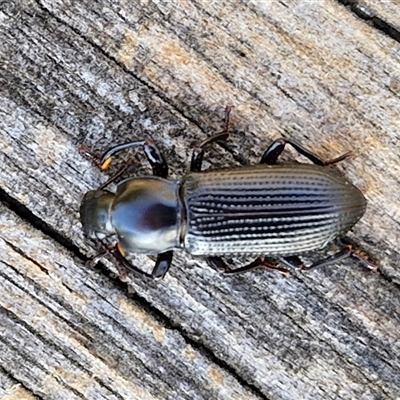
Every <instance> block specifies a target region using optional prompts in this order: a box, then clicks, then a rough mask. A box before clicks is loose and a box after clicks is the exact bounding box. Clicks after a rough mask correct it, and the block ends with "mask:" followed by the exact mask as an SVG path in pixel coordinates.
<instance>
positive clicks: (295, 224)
mask: <svg viewBox="0 0 400 400" xmlns="http://www.w3.org/2000/svg"><path fill="white" fill-rule="evenodd" d="M228 121H229V111H227V115H226V130H225V131H224V132H222V133H220V134H217V135H215V136H212V137H210V138H208V139H207V140H205V141H204V142H203V143H201V144H200V146H199V147H197V148H196V149H195V150H194V151H193V155H192V160H191V167H190V172H189V173H188V174H186V175H185V176H184V177H183V179H182V180H181V181H171V180H168V179H167V175H168V165H167V163H166V161H165V158H164V157H163V155H162V154H161V152H160V151H159V150H158V148H157V147H156V145H155V144H154V143H153V142H151V141H149V140H142V141H136V142H129V143H125V144H121V145H118V146H115V147H113V148H111V149H110V150H108V151H107V152H106V153H105V154H104V155H103V157H102V158H101V165H102V167H103V169H104V168H105V167H107V166H108V165H109V162H110V160H111V157H112V156H113V155H114V154H116V153H118V152H120V151H122V150H126V149H129V148H132V147H142V148H143V150H144V153H145V155H146V157H147V159H148V161H149V162H150V164H151V166H152V170H153V176H145V177H133V178H128V179H125V180H123V181H122V182H120V183H119V184H118V186H117V190H116V192H115V193H112V192H110V191H107V190H104V187H106V186H107V185H108V184H110V183H111V182H112V181H114V180H116V178H117V177H119V176H120V175H121V174H122V172H123V171H125V170H126V169H127V166H128V165H127V166H126V167H125V168H124V169H123V171H120V173H118V174H117V175H116V176H114V177H113V178H112V179H110V180H109V181H107V182H106V183H105V184H104V185H102V186H100V187H99V188H98V189H97V190H92V191H89V192H88V193H86V195H85V196H84V198H83V200H82V203H81V207H80V216H81V222H82V226H83V229H84V231H85V233H86V235H87V236H89V237H90V238H93V239H97V240H99V241H100V242H101V243H102V244H103V246H104V247H105V248H106V250H107V251H109V252H111V253H112V254H113V255H114V257H115V258H116V259H117V261H118V262H119V263H121V264H122V265H123V266H125V267H128V268H129V269H132V270H134V271H136V272H139V273H140V274H142V275H146V276H150V277H152V278H162V277H164V275H165V274H166V272H167V271H168V269H169V267H170V264H171V262H172V255H173V251H174V250H182V249H184V250H186V251H187V252H188V253H190V254H192V255H195V256H207V260H208V262H209V264H210V265H211V266H212V267H214V268H215V269H218V270H220V271H221V272H223V273H225V274H234V273H241V272H246V271H249V270H252V269H254V268H257V267H264V268H268V269H277V270H279V271H282V272H287V270H286V269H284V268H281V267H279V266H277V265H274V264H273V263H272V262H270V261H269V260H267V259H265V258H263V257H265V256H269V257H273V258H275V259H278V260H279V261H280V262H281V263H283V264H284V265H286V266H289V267H301V268H305V269H309V268H314V267H317V266H324V265H328V264H331V263H334V262H336V261H339V260H341V259H343V258H346V257H350V256H352V257H355V258H357V259H359V260H360V261H362V262H363V263H364V264H365V265H366V266H367V267H368V268H370V269H375V266H374V265H373V264H371V263H370V262H369V261H368V260H367V259H366V258H365V257H364V256H362V255H361V254H360V253H358V252H357V251H355V250H353V249H352V248H351V247H349V246H346V247H345V248H344V249H343V250H342V251H340V252H339V253H337V254H335V255H333V256H330V257H328V258H326V259H324V260H321V261H318V262H315V263H313V264H312V265H311V266H309V267H304V265H303V264H302V262H301V260H300V259H299V257H298V255H299V254H301V253H306V252H311V251H315V250H320V249H322V248H324V247H326V245H327V244H328V243H330V242H332V241H333V240H334V239H336V238H338V237H339V236H341V235H344V234H345V233H346V232H347V231H348V230H349V229H350V228H352V227H353V226H354V224H355V223H356V222H357V221H358V220H359V219H360V218H361V217H362V215H363V214H364V212H365V209H366V200H365V198H364V196H363V194H362V193H361V191H360V190H359V189H358V188H356V187H355V186H354V185H353V184H351V183H350V182H349V181H347V180H346V179H345V178H344V177H343V176H341V175H340V174H339V173H338V172H336V171H334V170H333V169H331V168H329V166H330V165H332V164H335V163H337V162H339V161H341V160H343V159H345V158H347V157H349V156H350V155H351V153H346V154H344V155H342V156H340V157H338V158H336V159H334V160H331V161H323V160H322V159H321V158H319V157H318V156H316V155H314V154H312V153H311V152H310V151H308V150H306V149H305V148H304V147H302V146H301V145H299V144H298V143H296V142H295V141H293V140H286V139H278V140H276V141H274V142H273V143H272V144H271V146H270V147H269V148H268V149H267V150H266V151H265V153H264V154H263V156H262V157H261V160H260V164H259V165H253V166H245V167H243V166H242V167H236V168H226V169H220V170H207V171H201V166H202V161H203V156H204V148H205V146H206V145H208V144H210V143H213V142H217V141H222V140H227V139H228V136H229V132H228V124H229V122H228ZM285 145H290V146H292V147H293V148H294V149H295V150H296V151H297V152H299V153H300V154H301V155H303V156H305V157H307V158H308V159H309V160H310V161H311V162H312V163H313V164H300V163H294V164H283V165H280V164H277V163H276V162H277V159H278V157H279V156H280V154H281V153H282V151H283V150H284V147H285ZM110 236H114V237H116V239H117V241H118V242H117V244H116V245H114V246H112V247H110V246H107V245H105V243H104V241H103V240H104V239H105V238H109V237H110ZM127 253H128V254H129V253H146V254H149V255H157V260H156V263H155V267H154V269H153V271H152V273H147V272H144V271H142V270H140V269H139V268H137V267H136V266H134V265H132V263H130V262H129V261H128V260H127V259H126V258H125V255H126V254H127ZM227 255H228V256H229V255H246V256H249V255H253V256H258V258H257V259H256V260H255V261H254V262H252V263H250V264H248V265H245V266H243V267H239V268H235V269H231V268H230V267H228V265H227V264H226V263H225V262H224V261H223V260H222V258H221V256H227Z"/></svg>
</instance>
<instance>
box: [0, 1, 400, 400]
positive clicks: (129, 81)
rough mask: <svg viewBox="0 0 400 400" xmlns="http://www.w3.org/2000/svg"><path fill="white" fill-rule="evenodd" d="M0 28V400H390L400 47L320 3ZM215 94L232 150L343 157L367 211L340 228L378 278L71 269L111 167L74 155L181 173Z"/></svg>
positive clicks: (184, 4)
mask: <svg viewBox="0 0 400 400" xmlns="http://www.w3.org/2000/svg"><path fill="white" fill-rule="evenodd" d="M394 6H395V1H393V2H391V3H390V2H387V5H386V8H385V9H390V7H394ZM375 10H376V12H377V13H378V11H377V9H375ZM380 10H383V6H380ZM379 15H381V18H386V17H385V15H386V14H384V12H383V11H382V12H380V14H379ZM387 18H389V17H387ZM399 21H400V17H399V16H396V15H391V16H390V20H388V21H387V22H388V23H390V24H392V25H393V26H394V27H397V26H399V25H400V24H399ZM0 38H1V40H0V54H1V56H0V57H1V61H0V133H1V141H0V151H1V152H0V157H1V158H0V159H1V162H2V169H1V170H0V198H1V199H2V201H3V202H4V204H3V205H2V207H1V211H0V213H1V217H0V218H1V219H0V221H1V233H0V239H1V240H0V246H1V254H2V255H3V256H2V260H1V262H0V279H1V288H2V290H1V293H2V294H1V296H0V313H1V316H0V325H1V328H0V347H1V349H0V367H1V368H0V396H1V398H2V399H3V398H4V399H21V398H24V397H26V398H30V397H31V398H38V399H62V398H66V399H74V398H80V399H146V398H156V399H225V398H226V399H228V398H232V399H241V398H243V399H244V398H246V399H250V398H251V399H252V398H255V399H256V398H264V399H265V398H268V399H270V398H271V399H308V398H313V399H329V398H332V399H355V398H357V399H381V398H385V399H397V398H399V397H398V396H399V395H398V393H400V362H399V360H400V349H399V346H398V341H399V339H400V326H399V313H400V312H399V310H400V307H399V306H400V301H399V290H398V288H399V283H400V279H399V278H400V273H399V268H398V265H400V255H399V251H398V248H399V237H400V205H399V176H400V161H399V157H398V151H399V138H400V134H399V132H400V129H399V128H400V106H399V94H400V72H399V71H400V69H399V61H400V51H399V50H400V44H399V42H397V41H396V40H395V39H394V38H391V37H389V36H388V35H385V34H384V33H382V32H381V31H379V30H378V29H376V28H375V27H374V26H371V24H369V23H368V21H365V20H362V19H359V18H358V17H357V16H356V15H355V14H354V13H352V12H351V10H350V9H349V8H346V7H344V6H343V5H342V4H340V3H338V2H334V1H330V0H326V1H315V2H309V1H279V2H278V1H263V2H260V1H249V2H243V3H242V2H239V1H235V2H229V1H227V2H224V1H222V0H221V1H217V2H211V1H181V2H171V1H159V2H151V1H148V2H141V3H139V2H130V1H122V0H121V1H118V2H106V1H102V2H96V3H94V2H91V1H81V2H71V1H66V0H64V1H61V0H59V1H33V0H24V1H21V2H18V3H17V2H15V3H14V2H3V3H1V5H0ZM228 104H229V105H233V106H234V110H233V113H232V141H231V143H230V144H229V146H230V147H231V149H232V151H233V153H234V156H235V157H236V159H240V160H242V159H244V160H248V162H249V163H255V162H257V160H258V159H259V157H260V155H261V154H262V151H263V149H264V148H265V147H266V146H267V145H268V143H269V142H270V141H271V140H273V139H275V138H277V137H279V136H285V137H290V138H294V139H296V140H297V141H299V142H301V143H302V144H303V145H304V146H306V147H308V148H310V149H312V150H313V151H315V152H316V153H317V154H319V155H321V156H322V157H326V158H332V157H334V156H337V155H339V154H342V153H344V152H345V151H347V150H354V152H355V153H356V155H357V156H356V157H355V158H354V159H353V160H351V161H346V162H343V163H342V164H341V165H340V166H338V168H339V169H340V170H342V171H343V172H344V173H345V174H346V176H348V177H349V179H351V180H352V181H353V182H354V183H355V184H357V186H359V187H360V188H361V189H362V190H363V192H364V193H365V194H366V197H367V198H368V201H369V205H368V210H367V213H366V215H365V216H364V218H363V219H362V220H361V221H360V223H359V224H358V225H357V226H356V227H355V228H354V230H353V232H352V233H351V234H350V235H349V236H350V240H351V241H352V242H353V243H354V244H355V245H356V246H358V247H359V248H360V249H363V250H365V251H367V252H368V253H369V254H370V255H372V256H373V257H374V258H375V259H376V261H377V263H378V264H379V265H380V267H381V269H380V272H378V273H370V272H366V271H365V270H364V269H362V268H361V267H360V266H358V265H357V263H356V262H355V261H352V260H346V261H345V262H343V263H339V264H338V265H337V266H335V267H330V268H322V269H320V270H315V271H309V272H307V273H294V274H293V276H290V277H288V278H285V277H283V276H280V275H279V274H272V273H267V272H265V271H255V272H254V273H249V274H247V275H243V276H236V277H231V278H226V277H222V276H220V275H218V274H217V273H215V272H214V271H212V270H211V269H209V268H208V267H207V266H206V264H205V263H204V261H203V260H202V259H193V258H190V257H188V256H186V255H185V254H183V253H180V254H179V253H178V254H176V257H175V259H174V264H173V266H172V268H171V273H170V274H169V275H168V276H167V277H166V278H165V279H164V280H163V281H161V282H150V281H144V280H143V279H141V278H139V277H136V276H134V275H132V276H130V277H129V278H130V279H129V281H128V283H127V284H125V283H121V282H120V281H119V280H118V279H117V278H116V277H115V276H114V275H112V274H110V273H109V272H108V270H107V268H105V267H104V266H99V267H98V268H92V267H90V266H85V261H86V260H87V258H88V257H89V256H91V255H93V254H95V249H94V248H92V247H91V243H89V242H88V241H87V240H86V239H85V238H84V237H83V234H82V232H81V227H80V224H79V222H78V209H79V203H80V200H81V197H82V194H83V193H84V192H86V191H87V190H89V189H91V188H95V187H96V186H97V185H99V184H100V182H103V181H104V180H105V179H106V177H105V176H102V174H101V173H100V172H99V171H98V170H97V169H96V168H95V167H94V166H93V165H92V164H91V162H90V161H89V160H87V159H85V157H84V155H82V154H80V152H79V146H80V145H81V144H84V145H86V146H88V147H89V148H90V149H93V150H94V151H96V152H99V153H101V152H102V151H103V150H104V149H105V148H107V147H108V146H110V145H111V144H115V143H117V142H121V141H127V140H132V139H135V138H143V137H151V138H153V140H155V141H156V142H157V143H158V144H159V145H160V147H161V148H162V150H163V151H164V153H165V155H166V157H167V159H168V160H169V161H170V169H171V176H172V177H173V178H177V177H179V176H182V174H183V173H184V172H185V171H186V169H187V165H188V161H189V158H190V148H191V147H193V145H195V144H196V143H198V142H199V141H201V140H203V139H204V138H206V137H207V136H208V135H209V134H210V133H212V132H216V131H219V130H220V129H221V126H222V123H221V121H222V117H223V110H224V107H225V105H228ZM239 153H240V154H239ZM134 154H136V153H134ZM238 154H239V155H241V156H242V158H241V157H240V156H239V155H238ZM293 157H295V155H294V153H292V154H291V153H290V152H288V153H287V154H286V155H285V157H284V159H286V160H287V159H291V158H293ZM206 159H207V160H209V162H206V163H205V165H206V166H210V165H212V166H213V167H220V166H223V165H227V164H229V165H231V164H233V163H234V162H235V161H233V160H232V157H231V155H230V154H229V153H228V152H227V151H224V150H223V149H220V148H218V147H217V146H215V147H213V148H211V149H210V151H209V152H208V155H207V157H206ZM143 160H144V159H143V157H142V156H141V155H137V162H138V165H137V169H136V170H135V169H134V173H138V174H145V173H148V172H149V168H148V166H147V165H146V164H145V163H143V164H141V163H142V161H143ZM315 257H316V258H319V255H316V256H315ZM311 259H312V258H310V260H311ZM134 262H135V263H136V264H137V265H140V266H141V267H143V268H151V265H152V262H151V261H150V260H149V259H148V258H147V257H144V256H141V257H134ZM234 262H235V263H240V260H234ZM104 264H105V265H107V267H109V268H111V269H112V270H113V271H115V269H113V266H112V264H110V263H107V262H104Z"/></svg>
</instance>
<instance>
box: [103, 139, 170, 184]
mask: <svg viewBox="0 0 400 400" xmlns="http://www.w3.org/2000/svg"><path fill="white" fill-rule="evenodd" d="M141 146H143V150H144V153H145V155H146V157H147V160H148V161H149V163H150V165H151V168H152V170H153V175H155V176H159V177H161V178H166V177H167V176H168V164H167V161H166V160H165V158H164V156H163V155H162V153H161V151H160V150H159V149H158V147H157V146H156V145H155V144H154V143H153V142H152V141H150V140H141V141H138V142H128V143H123V144H119V145H117V146H114V147H112V148H111V149H109V150H107V151H106V152H105V153H104V154H103V156H102V157H101V159H100V168H101V169H102V170H105V169H107V168H108V167H109V165H110V163H111V160H112V157H113V156H114V155H115V154H116V153H119V152H120V151H123V150H128V149H130V148H132V147H141Z"/></svg>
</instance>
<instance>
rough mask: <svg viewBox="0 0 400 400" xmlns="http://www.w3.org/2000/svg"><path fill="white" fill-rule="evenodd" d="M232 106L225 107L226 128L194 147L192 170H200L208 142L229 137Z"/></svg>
mask: <svg viewBox="0 0 400 400" xmlns="http://www.w3.org/2000/svg"><path fill="white" fill-rule="evenodd" d="M231 110H232V106H226V107H225V119H224V130H223V131H222V132H221V133H217V134H216V135H213V136H211V137H209V138H208V139H206V140H204V141H203V142H202V143H200V144H199V145H198V146H197V147H196V148H194V149H193V153H192V160H191V162H190V171H192V172H200V171H201V165H202V163H203V157H204V147H205V146H207V145H208V144H211V143H215V142H218V141H225V140H228V138H229V128H230V127H229V116H230V114H231Z"/></svg>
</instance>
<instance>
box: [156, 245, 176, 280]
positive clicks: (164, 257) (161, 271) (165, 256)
mask: <svg viewBox="0 0 400 400" xmlns="http://www.w3.org/2000/svg"><path fill="white" fill-rule="evenodd" d="M173 254H174V253H173V252H172V251H166V252H165V253H160V254H158V256H157V260H156V265H155V266H154V268H153V271H152V273H151V277H152V278H153V279H163V278H164V276H165V274H166V273H167V272H168V270H169V267H170V266H171V263H172V256H173Z"/></svg>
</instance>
